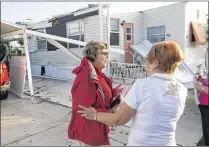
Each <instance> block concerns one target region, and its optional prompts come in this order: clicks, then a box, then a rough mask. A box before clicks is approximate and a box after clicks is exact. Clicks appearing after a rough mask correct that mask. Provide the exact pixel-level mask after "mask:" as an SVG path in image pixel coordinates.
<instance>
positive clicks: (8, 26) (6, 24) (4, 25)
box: [1, 20, 23, 35]
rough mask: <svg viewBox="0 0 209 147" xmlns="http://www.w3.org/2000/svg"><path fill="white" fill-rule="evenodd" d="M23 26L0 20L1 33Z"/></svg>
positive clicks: (20, 28)
mask: <svg viewBox="0 0 209 147" xmlns="http://www.w3.org/2000/svg"><path fill="white" fill-rule="evenodd" d="M22 29H23V27H21V26H18V25H16V24H12V23H9V22H6V21H2V20H1V35H4V34H8V33H12V32H15V31H18V30H22Z"/></svg>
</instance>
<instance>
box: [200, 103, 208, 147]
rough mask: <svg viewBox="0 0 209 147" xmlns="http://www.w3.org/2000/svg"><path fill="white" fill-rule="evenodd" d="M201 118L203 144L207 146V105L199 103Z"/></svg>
mask: <svg viewBox="0 0 209 147" xmlns="http://www.w3.org/2000/svg"><path fill="white" fill-rule="evenodd" d="M199 109H200V113H201V118H202V131H203V138H204V141H205V145H206V146H209V106H204V105H199Z"/></svg>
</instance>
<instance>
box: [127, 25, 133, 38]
mask: <svg viewBox="0 0 209 147" xmlns="http://www.w3.org/2000/svg"><path fill="white" fill-rule="evenodd" d="M127 28H129V29H131V33H127ZM132 30H133V28H132V27H129V26H127V27H126V42H132V40H133V39H132V37H133V35H132ZM127 35H131V40H127Z"/></svg>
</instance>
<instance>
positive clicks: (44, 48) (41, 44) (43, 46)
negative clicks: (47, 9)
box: [36, 29, 47, 51]
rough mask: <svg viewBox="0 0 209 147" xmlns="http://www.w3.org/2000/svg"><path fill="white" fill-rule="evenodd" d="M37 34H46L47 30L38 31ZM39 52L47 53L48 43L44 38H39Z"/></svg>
mask: <svg viewBox="0 0 209 147" xmlns="http://www.w3.org/2000/svg"><path fill="white" fill-rule="evenodd" d="M36 31H37V32H41V33H46V29H39V30H36ZM37 46H38V50H42V51H47V41H46V38H44V37H37Z"/></svg>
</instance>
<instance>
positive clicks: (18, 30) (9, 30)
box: [1, 20, 34, 97]
mask: <svg viewBox="0 0 209 147" xmlns="http://www.w3.org/2000/svg"><path fill="white" fill-rule="evenodd" d="M20 34H21V35H23V39H24V50H25V55H26V69H27V73H28V82H29V90H30V95H31V96H33V95H34V92H33V84H32V74H31V66H30V57H29V52H28V42H27V36H26V33H25V28H24V27H21V26H18V25H15V24H12V23H9V22H6V21H2V20H1V38H6V37H12V36H15V35H20ZM19 66H24V68H25V64H22V65H19ZM24 68H23V69H24ZM21 72H22V73H23V71H20V73H21ZM14 74H15V73H14ZM10 75H11V73H10ZM19 76H21V78H20V77H17V76H15V77H16V78H13V79H12V80H13V82H11V84H12V85H11V88H12V89H11V90H12V91H13V93H14V94H16V95H18V96H19V97H23V92H24V91H23V90H24V85H25V74H19ZM17 78H20V79H22V80H23V81H22V80H18V79H17ZM20 84H21V85H20ZM20 86H22V89H21V88H20Z"/></svg>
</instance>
